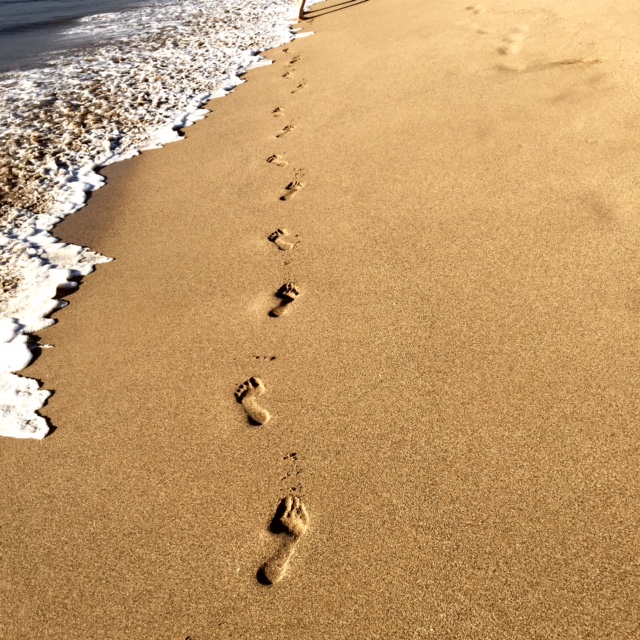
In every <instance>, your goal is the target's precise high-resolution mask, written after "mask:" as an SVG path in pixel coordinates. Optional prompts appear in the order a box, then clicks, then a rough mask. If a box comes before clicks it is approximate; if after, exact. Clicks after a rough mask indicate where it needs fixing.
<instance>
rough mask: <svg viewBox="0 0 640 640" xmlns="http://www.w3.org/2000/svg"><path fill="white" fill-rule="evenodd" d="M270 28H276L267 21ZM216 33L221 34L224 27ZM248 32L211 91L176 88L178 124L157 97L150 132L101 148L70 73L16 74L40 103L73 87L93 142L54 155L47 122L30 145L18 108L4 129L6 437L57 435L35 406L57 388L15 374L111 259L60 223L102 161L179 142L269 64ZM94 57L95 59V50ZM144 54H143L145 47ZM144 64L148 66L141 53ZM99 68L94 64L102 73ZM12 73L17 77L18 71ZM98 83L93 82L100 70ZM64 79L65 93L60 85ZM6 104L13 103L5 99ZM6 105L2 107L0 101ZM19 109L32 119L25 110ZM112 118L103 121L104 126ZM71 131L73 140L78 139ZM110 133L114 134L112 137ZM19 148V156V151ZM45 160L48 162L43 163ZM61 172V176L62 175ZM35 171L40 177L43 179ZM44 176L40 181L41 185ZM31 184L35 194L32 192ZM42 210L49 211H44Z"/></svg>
mask: <svg viewBox="0 0 640 640" xmlns="http://www.w3.org/2000/svg"><path fill="white" fill-rule="evenodd" d="M141 11H142V9H141ZM292 19H293V16H292ZM280 21H281V20H280ZM296 24H298V23H297V22H295V21H292V22H291V23H290V24H289V26H288V28H287V32H288V35H289V37H290V40H289V41H293V40H295V39H296V34H295V32H296V31H297V30H299V29H296V28H295V25H296ZM264 26H269V25H268V22H267V23H266V24H265V25H264ZM192 29H193V25H192ZM253 29H254V30H255V25H253ZM282 29H283V25H282V24H272V25H271V30H270V31H268V33H266V34H264V35H263V36H262V40H261V42H262V43H263V44H264V43H265V42H266V41H268V40H269V39H271V40H273V42H278V41H279V40H282V39H283V37H284V34H283V33H282ZM249 31H250V30H249ZM212 35H213V36H215V37H216V38H220V34H219V33H214V34H212ZM236 35H237V34H236ZM243 37H244V39H245V40H247V37H248V36H247V35H246V34H245V35H244V36H243ZM192 39H193V35H192ZM187 40H188V39H187ZM241 40H242V39H241V38H238V42H234V43H233V46H234V47H235V51H234V52H232V53H233V55H232V53H230V52H229V51H227V50H226V49H225V53H224V56H226V57H227V59H228V62H231V63H232V67H233V68H227V69H226V70H225V69H224V68H223V66H221V63H220V60H216V58H215V56H213V57H212V55H210V62H211V63H212V64H214V66H215V63H216V62H217V63H218V67H219V68H218V69H217V70H216V72H215V73H214V74H213V75H212V77H210V78H208V84H207V85H206V86H207V89H208V90H205V91H204V93H197V89H196V88H195V85H194V87H193V88H192V89H191V96H190V100H189V102H188V103H185V101H184V99H183V98H182V97H181V96H180V95H178V94H176V95H173V96H170V97H171V99H172V100H173V102H174V103H175V102H176V101H177V102H178V103H180V101H182V103H183V104H182V109H180V108H178V107H177V106H176V105H175V104H174V109H173V111H172V117H171V123H169V122H165V123H164V125H163V126H161V127H159V126H158V125H157V123H156V126H153V124H150V123H153V121H154V119H155V120H158V119H160V120H162V118H161V115H162V113H164V114H165V120H166V113H165V112H166V107H164V108H162V109H161V108H160V106H159V105H156V107H157V108H156V111H158V113H157V114H155V115H150V114H147V119H148V120H149V121H150V123H148V127H147V128H148V131H147V132H146V133H145V134H144V135H139V132H137V134H135V135H134V133H135V132H132V131H128V130H126V129H127V127H126V126H125V125H122V126H124V129H125V130H124V131H121V130H118V129H117V128H116V131H118V135H117V140H118V141H115V142H114V141H113V135H109V136H107V137H106V138H104V139H103V140H102V141H101V144H100V145H98V147H96V145H97V144H98V143H97V142H96V139H95V138H96V136H98V137H99V133H100V127H99V126H98V127H94V128H95V129H96V130H95V131H89V134H90V137H92V138H93V139H92V140H91V141H90V143H89V142H87V138H86V135H85V134H87V131H85V130H84V127H85V126H86V122H87V120H86V113H85V114H84V115H82V114H78V113H71V116H69V113H70V112H73V110H74V109H76V106H77V104H76V102H77V99H78V97H79V95H80V94H77V95H76V96H75V98H76V100H75V101H74V100H71V98H70V96H71V95H72V93H73V91H74V89H73V88H71V87H69V86H68V85H69V81H68V79H67V84H66V85H65V81H64V80H60V79H58V80H57V85H56V84H53V85H52V86H49V85H47V84H46V83H45V88H43V87H41V86H38V85H39V84H42V78H41V76H42V74H43V73H44V71H43V69H34V70H32V71H31V72H18V71H16V72H15V73H16V74H18V75H17V77H22V82H21V84H22V85H24V84H25V83H26V82H27V79H28V78H29V79H30V82H31V84H32V85H34V86H36V87H38V88H37V89H32V90H34V91H36V92H39V93H40V94H41V95H40V98H41V102H42V103H45V102H47V100H45V98H47V99H49V101H51V100H53V99H52V98H51V97H50V96H49V94H51V93H52V92H53V95H54V96H57V97H56V98H55V100H53V101H54V102H57V101H58V100H61V101H62V102H63V103H64V102H65V95H66V94H69V95H66V99H67V101H68V102H69V103H70V104H73V105H74V107H73V109H71V111H70V110H69V107H68V105H67V116H66V117H69V118H70V119H69V120H68V121H64V127H63V128H64V129H65V130H74V131H75V132H76V135H77V136H79V135H80V133H81V134H82V135H83V136H85V137H84V138H83V140H84V143H85V144H87V145H88V146H87V147H86V148H85V147H83V146H82V145H80V147H79V148H78V146H77V145H76V146H75V147H73V148H71V147H69V148H68V149H66V150H65V149H62V152H63V155H62V156H58V155H57V153H58V151H61V149H60V148H59V149H58V150H57V151H56V152H55V154H54V155H55V156H56V157H55V160H54V159H53V158H52V157H51V156H50V155H47V154H48V152H51V149H50V148H49V149H48V147H51V140H50V139H48V137H47V136H49V137H51V133H50V131H49V133H48V134H46V135H43V134H42V132H41V131H39V130H37V131H34V130H32V131H31V134H30V135H31V142H32V147H33V148H25V147H24V144H25V140H26V139H27V138H28V137H29V127H30V126H32V125H30V123H29V122H27V121H23V122H21V121H20V118H17V119H16V117H15V114H12V118H10V120H11V123H10V125H11V126H9V125H8V131H7V132H6V134H5V137H6V139H7V141H8V142H7V147H8V148H9V147H11V153H10V154H9V160H10V162H9V164H7V158H0V169H1V171H2V173H3V175H2V176H0V177H1V178H2V184H0V186H1V187H2V189H4V191H5V195H6V196H7V198H6V201H5V202H4V206H3V208H2V211H0V234H1V237H0V261H1V262H2V271H3V273H2V274H1V275H2V291H1V292H0V293H1V296H0V305H1V306H2V311H1V312H0V361H2V365H0V406H2V407H3V411H2V412H1V413H0V436H4V437H15V438H20V439H29V438H33V439H42V438H44V437H46V435H47V434H48V433H50V425H48V424H47V422H46V420H45V419H43V418H42V417H41V416H40V415H39V414H38V413H37V412H38V410H39V409H41V408H42V406H43V404H44V403H45V402H46V399H47V398H48V397H49V395H50V392H49V391H47V390H45V389H40V388H39V387H38V385H37V384H36V383H35V382H34V381H31V380H30V379H29V378H28V377H24V376H19V375H17V374H18V372H21V371H24V370H25V368H27V367H28V365H29V363H30V362H31V361H32V360H33V359H34V358H35V357H37V353H38V352H39V351H41V347H40V345H38V344H37V345H36V346H35V347H34V346H33V336H34V335H37V334H38V332H40V331H41V330H43V329H44V328H46V327H47V326H50V325H51V324H53V322H54V321H53V320H52V319H51V315H52V313H53V312H54V311H59V310H60V309H61V308H63V307H64V306H65V305H66V302H59V301H58V299H59V298H60V296H61V294H62V293H64V291H65V290H66V289H73V288H74V287H75V285H76V281H78V280H81V279H82V278H84V277H85V276H87V275H89V274H90V273H91V272H93V270H94V268H95V267H96V266H97V265H98V264H103V263H105V262H108V261H110V258H108V257H106V256H103V255H100V254H97V253H95V252H94V251H92V250H91V248H89V247H87V246H86V245H73V244H67V245H65V244H64V243H61V242H59V241H58V240H57V238H56V237H55V236H54V235H52V233H51V231H52V230H53V228H54V227H55V226H56V224H57V223H58V222H60V221H61V220H63V219H64V218H66V217H67V216H69V215H71V214H73V213H76V212H77V211H78V210H80V209H81V208H83V207H84V206H85V205H86V202H87V199H88V198H89V197H90V196H91V194H92V193H93V192H95V191H96V190H97V189H100V188H101V187H102V186H103V185H104V178H103V177H102V176H101V174H100V171H101V170H102V169H104V168H105V167H106V166H109V165H110V164H113V163H114V162H122V161H124V160H127V159H129V158H131V157H135V156H136V155H138V154H140V153H142V152H144V151H149V150H151V149H158V148H163V147H164V146H165V145H166V144H168V143H170V142H179V141H181V140H182V137H183V135H184V133H183V131H184V129H185V128H187V127H189V126H191V125H192V124H194V123H195V122H197V121H199V120H201V119H202V118H204V117H205V115H206V114H207V113H208V110H207V109H203V108H202V107H203V106H204V105H205V104H209V103H211V101H212V100H213V99H215V98H220V97H225V96H227V95H229V93H231V92H232V91H234V90H235V89H236V88H237V87H238V86H239V85H241V84H242V83H243V79H242V76H243V75H245V74H246V73H247V72H248V71H250V70H252V69H255V68H259V67H261V66H263V65H264V64H265V63H266V64H268V61H265V58H264V57H263V56H261V55H260V54H261V53H263V52H264V50H268V48H267V49H264V50H261V49H260V47H256V46H255V45H254V46H252V47H251V48H247V49H246V50H244V51H243V50H242V46H241ZM273 42H272V44H273ZM147 45H148V43H147ZM120 46H121V47H124V46H125V45H124V44H122V42H121V43H120ZM185 46H186V41H185ZM96 50H97V51H103V53H104V52H106V50H107V49H106V46H104V45H103V46H101V47H98V48H97V49H96ZM146 53H147V55H148V54H149V52H148V51H147V52H146ZM60 55H61V56H62V59H64V58H65V57H67V58H70V60H71V62H72V66H73V65H77V64H78V60H76V58H78V59H80V60H86V64H87V65H89V68H91V64H90V63H89V62H88V60H89V59H90V58H91V55H92V52H91V51H90V50H87V51H84V52H83V53H78V54H76V53H72V52H62V53H61V54H60ZM93 55H94V57H95V52H94V54H93ZM139 55H140V56H141V58H144V55H143V53H140V54H139ZM217 55H218V57H219V56H220V55H222V54H220V53H218V54H217ZM74 56H75V57H74ZM224 56H223V58H224ZM62 59H61V60H58V65H60V64H62ZM138 62H139V64H141V62H140V61H138ZM156 62H158V61H156ZM95 66H96V65H95V64H94V65H93V67H94V75H95ZM134 66H135V65H134ZM200 66H202V65H200ZM84 71H85V73H84V74H83V75H84V76H87V77H89V78H91V73H90V72H89V71H87V70H86V69H85V70H84ZM138 71H141V69H138ZM111 72H112V73H113V69H111ZM129 72H131V69H129ZM122 73H123V74H125V75H124V76H123V77H122V78H120V80H122V81H123V82H124V81H125V80H126V72H125V71H122ZM156 73H162V71H161V70H158V69H156ZM20 74H21V75H20ZM5 75H6V76H7V78H9V79H10V76H11V74H5ZM39 77H40V79H41V81H40V83H39V82H38V78H39ZM156 77H157V76H156ZM199 80H200V83H201V86H200V87H199V89H200V90H201V91H202V90H204V89H205V86H204V84H203V83H204V79H203V78H202V77H200V78H199ZM194 82H195V81H194ZM86 83H88V80H87V79H86V78H85V84H86ZM14 84H15V79H14ZM89 84H91V83H89ZM125 84H126V82H125ZM147 84H148V83H147ZM93 85H95V78H94V82H93ZM178 86H179V83H178V84H176V87H178ZM56 87H57V89H58V91H53V89H55V88H56ZM142 88H144V87H142ZM94 89H95V86H94ZM91 91H92V89H90V90H89V95H91ZM140 91H141V89H140ZM152 93H153V92H152ZM85 94H86V92H85ZM85 94H82V96H83V98H84V99H85V102H84V103H81V105H80V106H81V107H82V109H83V110H84V111H85V112H86V110H87V109H88V108H92V109H94V110H95V109H97V108H98V107H99V106H100V105H99V104H98V101H96V100H94V101H93V103H92V102H91V100H90V98H89V97H87V95H85ZM148 94H149V91H146V93H144V95H146V96H147V97H149V95H148ZM163 94H166V91H165V90H164V89H163V90H162V91H161V92H160V95H152V96H151V97H150V98H149V99H151V98H153V99H154V100H160V99H162V100H164V101H165V102H166V101H167V96H166V95H163ZM48 96H49V97H48ZM22 98H23V99H25V98H28V95H23V96H22ZM32 98H33V96H32ZM94 98H95V96H94ZM7 102H8V103H10V102H11V100H10V99H9V100H7ZM125 105H126V102H125ZM4 106H5V107H6V105H4ZM120 107H122V105H120ZM109 108H111V109H112V110H113V109H114V108H115V109H116V111H117V109H118V108H119V107H118V105H115V106H114V105H110V106H109ZM63 109H64V105H63ZM176 109H177V111H176ZM0 110H2V109H1V107H0ZM45 115H46V116H47V117H46V118H44V120H43V121H42V122H38V123H36V124H37V128H38V129H45V130H46V129H47V128H49V129H51V127H50V126H48V125H51V122H50V119H51V117H52V115H51V113H49V112H47V113H46V114H45ZM58 115H59V114H58ZM120 116H122V113H120ZM21 117H23V120H24V114H23V115H22V116H21ZM125 120H126V118H125ZM104 124H105V123H104V122H103V123H102V125H103V128H104ZM129 124H131V123H129ZM94 125H95V121H94ZM53 128H56V127H53ZM57 128H62V127H61V125H60V123H58V127H57ZM9 129H11V131H9ZM79 132H80V133H79ZM102 133H104V131H103V132H102ZM132 135H133V138H132ZM34 136H35V137H34ZM136 136H137V137H136ZM71 139H72V140H73V137H72V138H71ZM123 139H124V140H125V141H126V140H128V142H122V140H123ZM36 140H38V142H36ZM107 141H109V143H108V144H107ZM69 144H71V143H69ZM105 144H107V147H109V146H110V150H109V151H106V150H105V148H103V147H104V145H105ZM54 146H55V145H54ZM63 146H64V145H63ZM47 149H48V150H47ZM12 153H13V154H15V155H16V157H13V158H11V154H12ZM64 153H66V154H67V155H69V154H70V156H69V157H65V156H64ZM74 154H75V155H74ZM92 154H97V155H92ZM45 156H46V157H45ZM34 157H35V158H38V161H36V163H35V168H34V164H33V161H34ZM43 157H45V159H47V158H48V161H47V162H48V164H43V163H44V160H42V158H43ZM70 158H71V159H70ZM38 162H40V164H43V166H38ZM21 164H24V165H25V167H24V168H22V169H21V171H19V170H18V168H20V166H21ZM27 165H29V168H26V166H27ZM48 165H51V166H53V167H54V168H55V167H56V166H58V167H65V166H66V165H68V166H66V168H60V169H59V170H58V172H57V176H56V177H55V180H54V183H53V184H49V185H48V188H47V184H46V181H47V180H49V182H50V183H51V180H52V179H53V178H54V176H53V170H52V169H51V167H50V166H48ZM7 167H9V169H8V171H9V173H6V171H7ZM47 167H48V168H47ZM47 174H50V175H47ZM61 175H62V178H61V177H60V176H61ZM18 176H20V177H18ZM34 176H35V177H34ZM37 176H40V178H38V177H37ZM36 178H37V179H36ZM11 180H13V181H14V182H15V184H13V187H12V188H11V189H8V187H7V184H9V183H8V182H7V181H11ZM36 183H38V184H39V186H37V185H36V186H34V185H35V184H36ZM10 186H11V185H10ZM25 190H26V192H27V194H26V195H25V193H23V192H24V191H25ZM30 191H31V195H30V196H29V195H28V194H29V192H30ZM50 192H52V193H53V197H54V199H53V200H52V201H51V202H49V203H48V204H47V205H46V206H45V205H44V204H43V202H42V198H45V195H43V194H48V195H47V196H46V197H49V198H51V197H52V196H51V193H50ZM8 196H11V197H13V198H14V200H13V201H11V198H10V197H8ZM27 196H28V197H30V198H31V200H32V201H34V202H36V201H38V200H40V202H36V204H34V203H33V202H31V201H29V202H30V203H31V204H30V206H28V207H26V206H25V204H24V202H22V201H21V200H20V198H23V200H24V198H25V197H27ZM21 205H22V206H21ZM43 208H44V210H46V213H42V210H43ZM32 209H33V210H32ZM38 211H40V213H38ZM29 345H31V346H29ZM25 363H26V364H25ZM27 375H28V373H27ZM53 391H55V390H53Z"/></svg>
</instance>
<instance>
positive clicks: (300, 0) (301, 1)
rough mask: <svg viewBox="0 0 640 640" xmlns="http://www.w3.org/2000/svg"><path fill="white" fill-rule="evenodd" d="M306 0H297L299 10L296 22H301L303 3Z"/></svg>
mask: <svg viewBox="0 0 640 640" xmlns="http://www.w3.org/2000/svg"><path fill="white" fill-rule="evenodd" d="M306 1H307V0H298V2H299V3H300V8H299V10H298V20H302V17H303V16H304V3H305V2H306Z"/></svg>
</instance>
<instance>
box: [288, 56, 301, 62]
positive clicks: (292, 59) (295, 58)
mask: <svg viewBox="0 0 640 640" xmlns="http://www.w3.org/2000/svg"><path fill="white" fill-rule="evenodd" d="M299 60H300V56H293V58H291V60H289V64H295V63H296V62H298V61H299Z"/></svg>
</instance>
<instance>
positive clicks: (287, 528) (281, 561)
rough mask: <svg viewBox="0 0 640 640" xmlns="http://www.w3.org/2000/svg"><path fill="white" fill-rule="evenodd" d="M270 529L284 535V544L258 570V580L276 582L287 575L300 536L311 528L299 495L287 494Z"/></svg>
mask: <svg viewBox="0 0 640 640" xmlns="http://www.w3.org/2000/svg"><path fill="white" fill-rule="evenodd" d="M270 529H271V531H272V533H275V534H280V535H282V536H283V540H282V545H281V546H280V549H278V551H276V553H275V554H274V555H273V556H272V557H271V558H269V560H267V561H266V562H265V563H264V565H263V566H262V567H261V568H260V570H259V571H258V576H257V577H258V582H260V583H261V584H265V585H271V584H276V583H277V582H280V581H281V580H282V578H284V577H285V575H286V573H287V570H288V569H289V562H290V561H291V558H292V557H293V554H294V552H295V550H296V546H297V544H298V542H299V541H300V538H302V536H303V535H304V534H305V533H306V532H307V530H308V529H309V512H308V511H307V508H306V507H305V506H304V504H303V502H302V500H300V498H298V496H291V495H289V496H287V497H286V498H285V499H284V500H282V501H281V502H280V504H279V505H278V508H277V509H276V515H275V516H274V518H273V521H272V523H271V526H270Z"/></svg>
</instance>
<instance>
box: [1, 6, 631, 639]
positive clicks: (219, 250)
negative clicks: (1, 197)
mask: <svg viewBox="0 0 640 640" xmlns="http://www.w3.org/2000/svg"><path fill="white" fill-rule="evenodd" d="M632 5H633V3H629V2H623V1H618V2H610V3H604V4H603V3H598V2H595V1H594V0H585V1H582V2H577V1H574V0H571V1H568V2H565V3H562V5H561V6H558V4H557V3H552V2H550V1H549V0H541V1H540V2H535V3H533V4H532V3H531V2H523V1H522V0H513V1H509V2H506V1H504V2H502V1H500V2H493V3H487V4H486V5H485V6H484V7H480V6H476V7H474V8H468V7H467V6H466V5H465V3H463V2H456V3H426V2H424V0H402V1H400V0H369V1H366V2H364V1H363V2H336V1H335V0H330V2H329V3H327V4H325V5H318V6H317V7H313V9H314V10H313V11H312V12H310V14H308V15H309V17H312V18H313V20H312V21H311V20H308V21H307V22H306V24H305V29H306V30H313V31H315V35H314V36H313V37H309V38H305V39H301V40H298V41H295V42H293V43H291V44H290V45H289V46H287V47H284V48H281V49H278V50H274V51H272V52H270V53H269V54H268V55H269V57H270V58H272V59H273V60H274V61H275V64H274V65H272V66H270V67H267V68H262V69H257V70H255V71H252V72H250V73H249V74H248V76H247V79H248V82H247V84H245V85H243V86H242V87H240V88H239V89H238V90H237V91H236V92H235V93H234V94H232V95H231V96H229V97H227V98H224V99H222V100H218V101H214V102H212V103H211V105H210V106H211V109H212V113H211V115H210V116H209V117H208V118H207V119H206V120H205V121H203V122H201V123H198V124H197V125H196V126H194V127H192V128H190V129H188V130H186V140H185V141H183V142H180V143H178V144H173V145H170V146H168V147H167V148H165V149H162V150H158V151H152V152H148V153H144V154H143V155H142V156H139V157H138V158H135V159H133V160H131V161H127V162H124V163H121V164H117V165H114V166H111V167H109V168H108V169H107V170H106V171H105V175H106V176H107V179H108V185H107V186H106V187H105V188H104V189H102V190H100V191H98V192H97V193H96V194H95V195H94V196H93V197H92V198H91V200H90V202H89V204H88V206H87V207H86V208H85V209H84V210H82V211H81V212H79V213H78V214H75V215H74V216H71V217H70V218H68V219H67V220H66V221H65V222H64V223H63V224H61V225H60V226H59V227H58V228H57V233H58V235H59V236H60V237H62V238H63V239H64V240H65V241H69V242H74V243H79V244H84V245H88V246H90V247H92V248H93V249H95V250H98V251H100V252H102V253H104V254H106V255H109V256H113V257H114V258H115V261H114V262H112V263H109V264H107V265H104V266H100V267H99V268H98V270H97V272H96V273H95V274H93V275H91V276H90V277H89V278H87V279H86V280H85V281H84V282H83V284H82V285H81V287H80V290H79V291H78V292H77V293H74V294H73V295H72V296H70V298H69V299H70V302H71V304H70V305H69V307H68V308H66V309H64V310H63V311H61V312H59V313H58V314H56V317H57V319H58V320H59V323H58V324H56V325H55V326H54V327H52V328H51V329H48V330H46V331H43V332H42V336H41V338H42V340H43V341H44V342H46V343H50V344H53V345H54V346H55V348H54V349H48V350H44V351H43V353H42V356H41V357H40V358H39V359H38V361H37V362H36V363H35V364H34V365H33V366H32V367H31V368H30V369H28V370H27V373H28V374H29V375H31V376H33V377H36V378H39V379H41V380H42V381H43V382H44V385H45V386H46V388H48V389H53V390H55V395H54V396H53V397H52V399H51V401H50V402H49V404H48V406H47V407H46V408H45V410H44V414H45V415H46V416H47V417H48V418H49V419H50V420H51V422H52V424H53V425H55V427H56V430H55V432H54V433H53V434H52V435H51V436H50V437H48V438H46V439H45V440H43V441H41V442H24V441H13V440H3V441H2V443H1V451H2V458H1V464H0V474H1V476H0V483H1V484H2V487H3V491H2V498H1V500H0V506H1V508H2V532H1V536H0V549H1V553H2V559H1V569H0V572H1V573H0V636H1V637H3V638H8V639H12V640H13V639H18V638H20V639H22V638H24V639H29V640H33V638H39V639H44V638H47V639H48V638H56V639H57V638H60V639H68V638H82V639H83V640H87V639H93V638H96V639H98V638H99V639H102V638H118V639H121V638H154V639H156V638H157V639H165V638H166V639H173V640H184V639H186V638H190V639H191V640H211V639H217V638H233V639H238V638H250V639H251V640H257V639H265V640H272V639H280V638H283V639H284V638H287V639H288V638H296V639H305V638H309V639H323V640H328V639H341V638H366V639H370V638H384V639H395V638H397V639H402V640H407V639H413V638H432V637H433V638H446V639H452V640H453V639H455V640H463V639H467V638H469V639H471V638H473V639H487V638H491V639H493V638H499V639H505V640H506V639H514V638H518V639H529V638H536V639H537V638H553V639H560V638H562V639H563V640H568V639H572V638H575V639H577V638H580V639H583V638H594V639H598V640H602V639H605V638H610V639H612V640H621V639H627V638H629V639H631V638H637V637H638V633H640V631H639V629H640V627H639V625H640V615H639V607H638V597H637V596H638V593H639V587H640V585H639V579H638V573H639V572H638V554H639V549H640V540H639V535H638V506H639V505H638V502H639V500H638V486H639V484H638V481H639V478H638V475H639V474H638V468H639V466H640V465H639V460H638V442H639V438H638V435H639V434H638V431H639V428H638V423H639V418H640V365H639V363H640V340H639V338H640V285H639V281H640V276H639V273H640V181H639V179H638V166H640V163H639V160H640V132H639V129H638V121H639V120H638V116H639V112H640V81H639V80H638V72H637V70H638V65H639V64H640V52H639V51H638V48H637V33H638V22H639V19H640V10H638V8H636V7H635V6H632ZM294 57H299V59H298V60H296V61H295V62H293V63H292V62H291V61H292V60H293V59H294ZM287 73H288V76H287V77H283V74H287ZM297 87H301V88H300V89H299V90H297V91H296V88H297ZM278 107H280V111H279V112H276V113H273V112H272V111H273V110H274V109H276V108H278ZM285 130H286V132H285V135H282V136H281V137H278V134H279V133H281V132H283V131H285ZM273 155H277V156H278V158H276V159H275V160H276V162H267V158H270V157H271V156H273ZM285 162H286V163H287V164H286V165H284V163H285ZM279 165H284V166H279ZM292 183H293V184H292ZM290 184H292V188H290V189H287V185H290ZM288 195H292V196H293V197H288V198H286V199H285V200H284V201H283V200H281V197H285V196H288ZM277 229H281V230H285V231H286V233H280V234H277V236H276V237H274V238H273V239H274V240H278V244H279V245H281V246H278V244H276V242H274V241H270V240H269V236H270V234H272V233H273V232H275V231H276V230H277ZM287 245H288V246H287ZM283 248H284V250H283ZM283 285H289V286H290V287H291V286H293V287H294V288H295V291H296V295H294V296H291V295H289V294H291V291H292V289H291V288H289V289H287V291H288V293H287V291H285V292H284V294H281V296H280V298H278V297H276V296H275V295H274V294H275V293H276V292H277V291H278V290H279V289H280V287H282V286H283ZM287 295H288V296H289V297H288V298H287ZM283 303H286V304H285V307H286V313H284V314H276V315H279V317H270V316H269V311H270V310H272V309H275V308H278V307H279V306H280V305H282V304H283ZM252 377H253V378H254V380H253V382H250V383H249V384H248V385H247V386H246V387H245V388H244V389H241V390H240V391H238V393H237V395H238V396H239V399H240V400H241V402H238V401H237V398H236V397H235V392H236V391H237V389H238V388H239V387H240V385H242V384H243V383H245V382H246V381H248V380H249V379H250V378H252ZM247 391H248V392H249V393H248V394H247ZM252 414H253V417H254V418H256V417H257V421H258V422H260V421H262V422H263V424H262V426H253V425H252V424H250V418H251V416H252ZM267 417H268V419H267ZM294 495H295V496H297V499H296V500H295V501H293V498H291V499H290V500H289V503H288V504H287V505H283V504H281V500H283V499H284V498H286V497H287V496H294ZM279 505H280V507H279ZM277 510H278V516H282V515H283V513H284V512H285V510H286V513H284V516H283V518H284V521H282V520H281V521H277V520H276V521H274V514H276V511H277ZM291 550H293V551H294V553H293V555H291V556H289V552H290V551H291ZM285 556H286V557H285ZM269 562H271V564H269ZM265 563H267V571H266V573H268V574H270V575H272V576H276V578H277V579H278V580H279V581H278V582H277V583H276V584H273V585H270V586H266V585H264V584H261V583H260V581H259V580H258V577H260V576H259V575H258V574H259V572H260V570H261V568H262V575H261V577H262V578H264V574H265V567H264V565H265ZM263 582H264V580H263Z"/></svg>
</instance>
